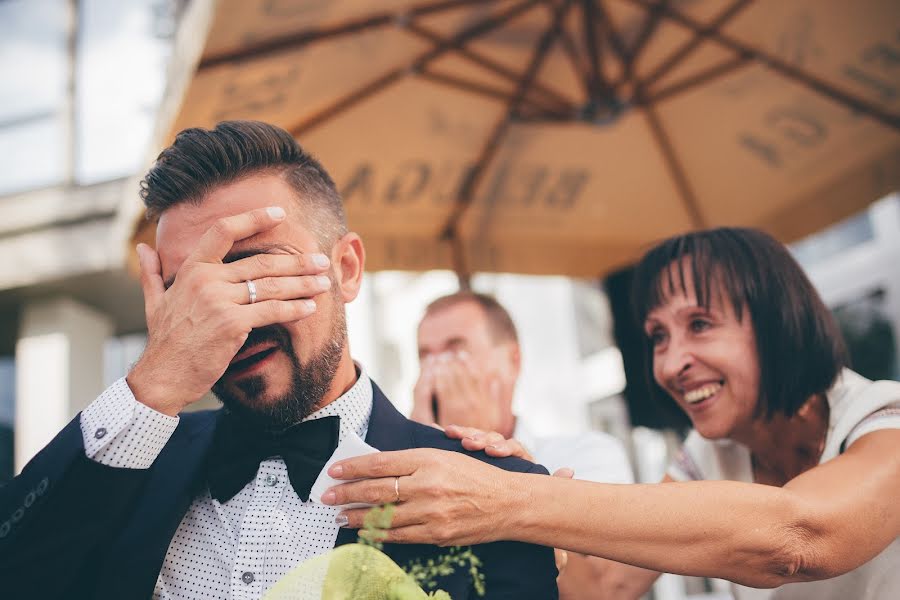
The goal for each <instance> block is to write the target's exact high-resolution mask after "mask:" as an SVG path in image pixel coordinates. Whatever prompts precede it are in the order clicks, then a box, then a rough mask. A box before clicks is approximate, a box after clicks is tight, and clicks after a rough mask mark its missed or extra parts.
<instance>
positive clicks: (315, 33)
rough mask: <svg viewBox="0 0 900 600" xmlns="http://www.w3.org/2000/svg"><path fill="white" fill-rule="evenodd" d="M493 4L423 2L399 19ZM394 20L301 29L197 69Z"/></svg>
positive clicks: (389, 16) (480, 0) (390, 16)
mask: <svg viewBox="0 0 900 600" xmlns="http://www.w3.org/2000/svg"><path fill="white" fill-rule="evenodd" d="M496 1H497V0H438V1H436V2H435V1H433V2H426V3H423V4H419V5H416V6H414V7H412V8H410V9H409V11H407V12H406V14H405V15H402V18H403V19H411V18H414V17H418V16H422V15H428V14H432V13H436V12H440V11H444V10H452V9H456V8H459V7H461V6H465V5H467V4H484V3H485V2H496ZM397 21H398V15H397V14H396V13H395V12H385V13H380V14H376V15H370V16H368V17H364V18H362V19H354V20H351V21H348V22H346V23H341V24H340V25H335V26H333V27H327V28H314V29H304V30H303V31H299V32H296V33H292V34H290V35H285V36H280V37H276V38H273V39H269V40H266V41H264V42H261V43H259V44H257V45H254V46H252V47H250V48H240V49H238V50H234V51H232V52H224V53H222V54H219V55H216V56H211V57H207V58H205V59H204V60H202V61H201V62H200V65H199V66H198V70H203V69H209V68H212V67H217V66H219V65H221V64H239V63H242V62H248V61H251V60H256V59H258V58H263V57H266V56H270V55H272V54H278V53H280V52H284V51H288V50H297V49H299V48H302V47H303V46H306V45H308V44H310V43H313V42H320V41H322V40H327V39H331V38H335V37H340V36H344V35H352V34H355V33H360V32H361V31H366V30H369V29H377V28H379V27H385V26H387V25H393V24H396V23H397Z"/></svg>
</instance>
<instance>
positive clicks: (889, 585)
mask: <svg viewBox="0 0 900 600" xmlns="http://www.w3.org/2000/svg"><path fill="white" fill-rule="evenodd" d="M826 397H827V398H828V405H829V407H830V409H831V413H830V418H829V423H828V433H827V434H826V437H825V449H824V451H823V452H822V458H821V459H820V460H819V464H822V463H824V462H826V461H829V460H831V459H832V458H834V457H836V456H838V455H839V454H841V453H842V452H843V451H844V450H845V449H846V448H847V447H849V446H850V445H851V444H852V443H853V442H855V441H856V440H858V439H859V438H860V437H862V436H863V435H865V434H867V433H871V432H873V431H876V430H879V429H900V382H896V381H875V382H873V381H870V380H868V379H866V378H865V377H862V376H861V375H859V374H857V373H855V372H853V371H851V370H850V369H844V370H843V372H842V373H841V376H840V377H839V379H838V381H837V382H836V383H835V385H834V387H832V388H831V389H830V390H829V391H828V392H827V394H826ZM667 473H668V475H669V476H670V477H671V478H672V479H674V480H676V481H692V480H729V481H745V482H752V481H753V467H752V465H751V463H750V451H749V450H748V449H747V448H746V447H745V446H743V445H741V444H739V443H737V442H735V441H733V440H707V439H705V438H703V437H701V436H700V434H698V433H697V432H696V431H691V433H690V434H689V435H688V437H687V439H686V440H685V442H684V445H683V446H682V447H681V450H680V451H679V452H678V454H677V455H676V457H675V459H674V460H673V461H672V464H670V465H669V468H668V470H667ZM732 593H733V594H734V597H735V598H736V599H737V600H769V599H771V600H801V599H802V600H807V599H809V600H812V599H814V600H851V599H852V600H888V599H890V600H897V599H898V598H900V538H897V539H895V540H894V542H893V543H892V544H891V545H890V546H888V547H887V548H885V549H884V550H883V551H882V552H881V554H879V555H878V556H876V557H875V558H873V559H872V560H870V561H869V562H867V563H865V564H864V565H862V566H860V567H859V568H857V569H854V570H853V571H850V572H849V573H845V574H843V575H841V576H839V577H834V578H832V579H826V580H823V581H813V582H808V583H790V584H787V585H783V586H781V587H779V588H776V589H774V590H759V589H755V588H748V587H744V586H741V585H737V584H732Z"/></svg>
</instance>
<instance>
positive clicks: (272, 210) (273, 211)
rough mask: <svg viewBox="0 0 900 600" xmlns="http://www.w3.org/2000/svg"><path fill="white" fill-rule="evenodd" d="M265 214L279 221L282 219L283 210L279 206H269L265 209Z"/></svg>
mask: <svg viewBox="0 0 900 600" xmlns="http://www.w3.org/2000/svg"><path fill="white" fill-rule="evenodd" d="M266 212H267V213H269V216H270V217H272V218H273V219H276V220H281V219H283V218H284V209H283V208H281V207H280V206H270V207H269V208H267V209H266Z"/></svg>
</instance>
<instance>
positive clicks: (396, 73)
mask: <svg viewBox="0 0 900 600" xmlns="http://www.w3.org/2000/svg"><path fill="white" fill-rule="evenodd" d="M540 3H541V0H524V1H523V2H520V3H518V4H516V5H515V6H513V7H512V8H510V9H508V10H506V11H503V12H502V13H500V14H497V15H494V16H492V17H488V18H486V19H484V20H482V21H479V22H478V23H475V24H474V25H471V26H469V27H467V28H466V29H464V30H462V31H460V32H459V33H457V34H456V35H455V36H453V37H452V38H448V39H447V40H445V41H444V42H443V43H440V44H436V45H435V47H434V48H431V49H429V50H427V51H425V52H424V53H422V54H420V55H419V56H418V57H416V58H415V59H414V60H413V61H412V62H411V63H409V64H408V65H406V66H403V67H399V68H396V69H393V70H391V71H389V72H387V73H385V74H384V75H382V76H381V77H379V78H378V79H376V80H375V81H372V82H369V83H367V84H364V85H362V86H360V87H359V88H357V89H355V90H353V91H351V92H350V93H348V94H346V95H345V96H343V97H342V98H339V99H337V100H336V101H335V102H333V103H332V104H330V105H329V106H327V107H325V108H323V109H322V110H320V111H318V112H317V113H315V114H313V115H312V116H310V117H308V118H307V119H305V120H304V121H302V122H300V123H298V124H297V125H295V126H294V127H292V128H291V129H290V132H291V134H292V135H293V136H294V137H299V136H300V135H302V134H304V133H306V132H307V131H309V130H310V129H312V128H313V127H315V126H316V125H319V124H320V123H322V122H323V121H326V120H328V119H330V118H332V117H334V116H336V115H338V114H340V113H341V112H343V111H345V110H347V109H348V108H350V107H352V106H354V105H355V104H357V103H359V102H360V101H362V100H364V99H366V98H368V97H370V96H372V95H373V94H375V93H377V92H379V91H381V90H382V89H384V88H385V87H387V86H389V85H390V84H392V83H394V82H395V81H397V80H398V79H400V78H401V77H403V76H405V75H408V74H411V73H421V72H422V71H424V69H425V68H426V67H427V66H428V64H429V63H430V62H432V61H434V60H435V59H437V58H439V57H441V56H443V55H444V54H446V53H447V52H449V51H451V50H455V49H456V48H457V47H460V46H462V45H463V44H465V43H466V42H468V41H469V40H471V39H472V38H474V37H477V36H479V35H484V34H485V33H487V32H489V31H491V30H493V29H496V28H498V27H500V26H502V25H504V24H506V23H507V22H508V21H509V20H511V19H514V18H516V17H517V16H519V15H520V14H522V13H524V12H526V11H528V10H530V9H531V8H533V7H534V6H536V5H538V4H540Z"/></svg>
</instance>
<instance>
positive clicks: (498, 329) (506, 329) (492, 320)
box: [425, 290, 519, 344]
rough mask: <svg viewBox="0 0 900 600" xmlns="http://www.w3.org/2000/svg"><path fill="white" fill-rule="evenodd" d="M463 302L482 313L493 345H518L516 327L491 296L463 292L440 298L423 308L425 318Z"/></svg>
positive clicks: (501, 306)
mask: <svg viewBox="0 0 900 600" xmlns="http://www.w3.org/2000/svg"><path fill="white" fill-rule="evenodd" d="M464 302H473V303H474V304H476V305H477V306H479V307H480V308H481V310H483V311H484V315H485V317H487V322H488V327H489V328H490V332H489V333H490V334H491V339H492V340H493V341H494V343H496V344H502V343H504V342H515V343H517V344H518V343H519V334H518V333H517V332H516V325H515V323H513V320H512V317H510V316H509V313H508V312H507V311H506V309H505V308H503V305H502V304H500V303H499V302H497V300H496V299H495V298H494V297H493V296H489V295H487V294H479V293H478V292H472V291H468V290H465V291H461V292H456V293H454V294H449V295H447V296H441V297H440V298H438V299H437V300H434V301H432V302H431V304H429V305H428V306H427V307H426V308H425V317H428V316H429V315H432V314H434V313H436V312H439V311H441V310H444V309H446V308H450V307H451V306H456V305H457V304H462V303H464Z"/></svg>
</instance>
